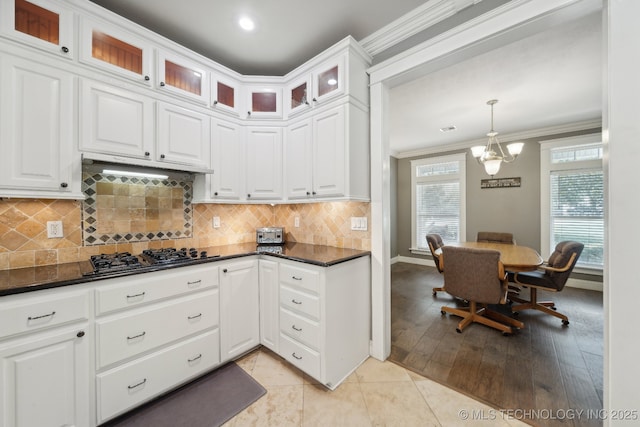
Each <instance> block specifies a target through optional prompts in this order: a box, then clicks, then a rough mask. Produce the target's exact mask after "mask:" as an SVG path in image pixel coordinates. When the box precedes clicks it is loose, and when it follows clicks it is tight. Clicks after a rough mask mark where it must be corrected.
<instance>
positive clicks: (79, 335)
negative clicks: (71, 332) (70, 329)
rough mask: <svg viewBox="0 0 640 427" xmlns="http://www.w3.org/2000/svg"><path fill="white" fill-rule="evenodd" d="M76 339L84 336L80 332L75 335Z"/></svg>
mask: <svg viewBox="0 0 640 427" xmlns="http://www.w3.org/2000/svg"><path fill="white" fill-rule="evenodd" d="M76 336H77V337H78V338H82V337H83V336H84V331H80V332H78V333H77V334H76Z"/></svg>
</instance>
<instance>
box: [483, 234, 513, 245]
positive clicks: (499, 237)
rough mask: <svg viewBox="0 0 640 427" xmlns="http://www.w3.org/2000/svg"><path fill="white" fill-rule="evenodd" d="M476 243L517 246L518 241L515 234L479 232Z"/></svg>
mask: <svg viewBox="0 0 640 427" xmlns="http://www.w3.org/2000/svg"><path fill="white" fill-rule="evenodd" d="M476 242H487V243H508V244H511V245H515V244H516V240H515V239H514V238H513V233H503V232H498V231H478V235H477V237H476Z"/></svg>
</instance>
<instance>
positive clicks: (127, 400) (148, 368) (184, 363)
mask: <svg viewBox="0 0 640 427" xmlns="http://www.w3.org/2000/svg"><path fill="white" fill-rule="evenodd" d="M219 343H220V334H219V329H215V330H212V331H208V332H205V333H204V334H201V335H198V336H197V337H194V338H191V339H189V340H186V341H183V342H181V343H179V344H176V345H174V346H171V347H168V348H166V349H163V350H161V351H159V352H157V353H153V354H150V355H149V356H146V357H143V358H140V359H137V360H135V361H134V362H131V363H127V364H125V365H122V366H119V367H117V368H115V369H111V370H109V371H107V372H104V373H102V374H98V376H97V384H96V386H97V387H96V388H97V401H98V422H100V423H101V422H103V421H105V420H106V419H108V418H111V417H113V416H115V415H118V414H121V413H123V412H125V411H126V410H127V409H129V408H131V407H133V406H136V405H138V404H139V403H141V402H143V401H145V400H149V399H150V398H152V397H154V396H156V395H158V394H160V393H162V392H163V391H166V390H168V389H170V388H173V387H174V386H175V385H177V384H179V383H182V382H184V381H186V380H188V379H190V378H194V377H195V376H197V375H200V374H202V373H203V372H205V371H206V370H208V369H210V368H212V367H214V366H216V365H218V364H219V363H220V347H219Z"/></svg>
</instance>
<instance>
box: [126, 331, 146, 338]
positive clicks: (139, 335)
mask: <svg viewBox="0 0 640 427" xmlns="http://www.w3.org/2000/svg"><path fill="white" fill-rule="evenodd" d="M146 334H147V333H146V332H143V333H141V334H138V335H134V336H132V337H129V336H128V337H127V339H128V340H134V339H136V338H140V337H143V336H145V335H146Z"/></svg>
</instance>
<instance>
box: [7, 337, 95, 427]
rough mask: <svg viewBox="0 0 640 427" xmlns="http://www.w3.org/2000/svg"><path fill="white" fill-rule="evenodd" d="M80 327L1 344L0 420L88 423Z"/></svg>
mask: <svg viewBox="0 0 640 427" xmlns="http://www.w3.org/2000/svg"><path fill="white" fill-rule="evenodd" d="M83 326H85V327H86V325H83ZM78 330H79V328H78ZM78 330H76V329H66V330H63V331H58V332H55V333H48V334H40V335H35V336H32V337H30V340H16V344H15V345H12V344H11V342H8V343H6V344H5V345H3V346H0V360H1V362H2V369H0V379H1V380H2V381H0V384H2V388H1V389H0V414H2V416H1V417H0V426H2V427H33V426H88V425H89V421H90V420H89V381H90V378H89V376H88V366H87V365H88V358H89V354H88V342H87V338H86V337H85V338H81V337H80V338H79V337H78V336H77V335H76V334H77V331H78Z"/></svg>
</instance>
